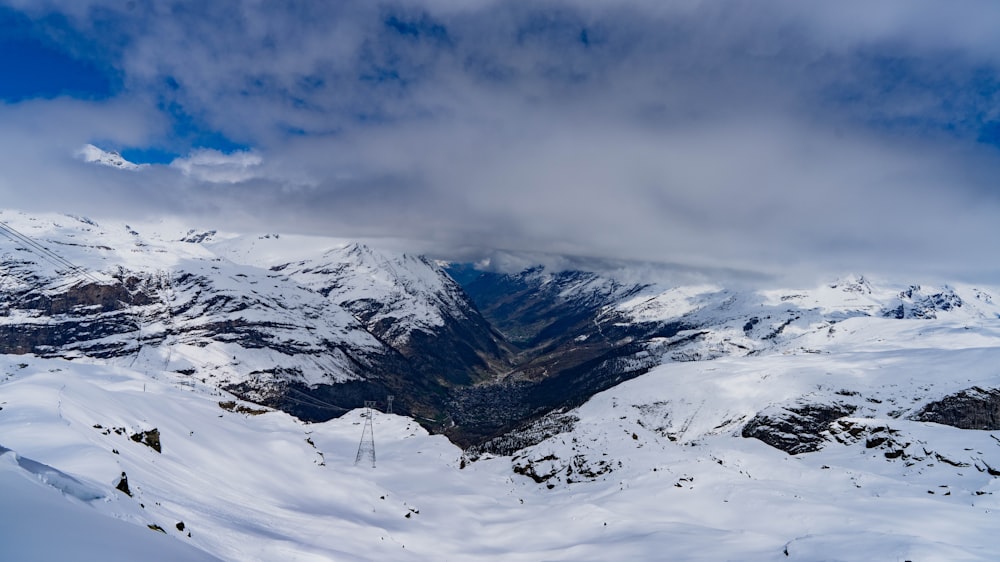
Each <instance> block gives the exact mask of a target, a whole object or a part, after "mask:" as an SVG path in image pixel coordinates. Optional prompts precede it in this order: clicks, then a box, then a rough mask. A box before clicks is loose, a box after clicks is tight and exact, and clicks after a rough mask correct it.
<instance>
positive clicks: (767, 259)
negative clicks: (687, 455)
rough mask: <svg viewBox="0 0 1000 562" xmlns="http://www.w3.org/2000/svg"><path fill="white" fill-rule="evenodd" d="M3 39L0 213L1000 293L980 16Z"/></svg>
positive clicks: (437, 6)
mask: <svg viewBox="0 0 1000 562" xmlns="http://www.w3.org/2000/svg"><path fill="white" fill-rule="evenodd" d="M0 24H2V25H0V29H2V32H0V49H2V53H3V57H2V60H0V77H2V80H0V124H2V125H4V126H3V127H0V155H2V156H0V166H2V168H3V169H4V170H5V172H4V173H3V174H0V192H2V195H3V196H4V198H5V200H6V201H7V202H8V205H11V206H19V207H24V208H28V209H29V210H30V209H32V208H37V209H45V210H57V211H63V212H77V213H79V212H86V213H89V214H92V215H98V216H100V215H108V216H116V217H124V218H128V217H133V216H137V215H138V216H142V217H156V216H171V217H175V218H183V219H185V220H189V221H191V222H192V223H199V224H202V225H208V226H213V227H214V226H218V227H224V228H237V229H242V228H264V227H266V228H267V229H272V230H280V231H286V232H287V231H299V232H311V233H322V234H330V235H336V236H345V237H368V238H380V239H384V240H392V241H394V243H397V244H401V245H403V246H405V247H407V248H409V249H413V250H414V251H426V252H430V253H432V254H434V255H436V256H438V257H444V258H454V259H473V258H477V257H482V256H484V255H489V254H491V253H493V252H502V253H504V254H517V253H529V254H531V255H539V254H548V255H571V256H578V257H583V258H593V259H608V260H619V259H624V260H640V261H650V262H656V263H661V264H673V265H676V266H678V267H681V268H684V269H686V270H691V269H695V270H697V269H699V268H700V269H703V270H705V271H709V270H718V268H726V269H737V270H746V271H752V272H756V273H763V274H765V275H774V276H785V275H796V276H803V275H805V276H819V277H822V276H826V275H831V274H839V273H844V272H847V271H852V272H863V273H874V274H877V273H878V272H880V271H884V272H886V274H890V275H914V276H928V277H939V278H951V277H961V278H968V279H987V280H994V281H997V282H1000V266H997V265H994V264H1000V250H996V249H994V248H993V245H992V243H991V240H992V238H993V235H994V232H995V231H996V227H995V226H994V225H995V224H997V222H998V221H997V218H998V217H1000V198H998V194H1000V191H998V190H997V189H996V188H995V181H994V177H995V176H996V175H997V174H996V172H997V170H998V165H1000V148H998V147H1000V95H998V93H1000V79H998V70H1000V55H998V54H997V53H1000V38H998V37H997V34H996V33H995V29H996V28H997V24H1000V7H998V6H995V5H994V3H992V2H986V1H973V0H967V1H963V2H957V3H944V2H932V1H929V0H917V1H903V0H886V1H884V2H879V3H877V4H875V5H873V4H871V3H869V2H862V1H860V0H848V1H845V2H838V3H811V2H800V1H791V0H763V1H761V2H759V3H754V4H753V5H748V3H745V2H737V1H735V0H720V1H715V2H699V1H694V0H681V1H677V2H671V3H664V2H658V1H653V0H648V1H647V0H624V1H621V2H610V1H604V0H593V1H584V0H563V1H551V0H542V1H535V2H527V1H509V2H497V1H492V0H470V1H458V0H412V1H408V2H370V1H365V2H361V1H344V2H336V3H324V2H295V1H288V2H279V1H274V2H258V1H250V0H219V1H217V2H211V3H205V2H193V1H186V0H165V1H163V2H155V3H145V2H128V1H120V0H74V1H69V0H46V1H44V2H37V1H36V2H28V1H26V0H0ZM87 143H92V144H95V145H97V146H100V147H101V148H104V149H106V150H117V151H121V152H122V154H123V155H124V156H125V157H126V158H128V159H131V160H133V161H136V162H142V163H151V164H153V166H149V167H147V168H144V169H143V170H142V171H141V172H137V173H126V172H120V171H117V170H107V169H99V168H95V167H94V166H88V165H86V163H84V162H81V161H80V159H79V158H78V157H76V156H74V154H76V151H77V150H78V149H79V147H80V146H82V145H83V144H87ZM26 185H30V186H31V189H30V190H29V191H26V190H25V187H24V186H26ZM67 207H69V208H67Z"/></svg>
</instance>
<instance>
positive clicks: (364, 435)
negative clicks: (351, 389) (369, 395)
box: [354, 401, 375, 468]
mask: <svg viewBox="0 0 1000 562" xmlns="http://www.w3.org/2000/svg"><path fill="white" fill-rule="evenodd" d="M374 406H375V403H374V402H368V401H365V412H364V413H363V414H362V415H363V416H364V417H365V427H364V428H363V429H362V430H361V443H360V444H358V456H357V457H355V458H354V464H355V466H357V465H358V464H360V463H361V461H362V460H366V461H369V462H371V463H372V468H375V428H374V426H373V424H372V418H373V417H375V416H374V415H373V414H372V408H373V407H374Z"/></svg>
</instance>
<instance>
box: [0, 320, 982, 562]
mask: <svg viewBox="0 0 1000 562" xmlns="http://www.w3.org/2000/svg"><path fill="white" fill-rule="evenodd" d="M862 321H868V322H871V323H875V324H881V323H886V324H885V325H884V326H881V325H880V326H876V327H874V328H871V327H869V328H870V329H872V330H876V329H877V331H878V332H879V333H882V334H883V336H884V337H886V338H893V339H894V341H896V342H897V346H896V349H894V350H881V349H872V350H866V351H848V350H847V349H844V350H837V349H836V348H834V349H833V350H830V352H829V353H825V354H789V355H786V354H772V355H768V356H756V357H736V358H720V359H717V360H715V361H709V362H691V363H673V364H667V365H663V366H661V367H659V368H657V369H654V370H653V371H652V372H651V373H649V374H647V375H645V376H642V377H639V378H637V379H634V380H632V381H629V382H627V383H624V384H622V385H619V386H617V387H615V388H613V389H611V390H609V391H606V392H604V393H601V394H599V395H597V396H595V397H594V398H593V399H591V400H590V401H589V402H588V403H587V404H585V405H583V406H582V407H580V408H579V409H578V410H576V411H574V412H572V413H573V414H574V415H576V416H577V417H578V418H579V421H578V422H577V423H576V425H575V427H574V428H573V430H572V431H570V432H568V433H562V434H559V435H556V436H554V437H552V438H550V439H548V440H546V441H544V442H542V443H540V444H538V445H536V446H533V447H530V448H528V449H526V450H524V451H521V452H519V453H518V454H517V455H516V456H515V457H514V458H513V459H511V458H508V457H495V458H484V459H483V460H479V461H477V462H470V463H467V464H466V467H465V468H464V469H463V468H460V466H461V457H462V452H461V451H460V450H459V449H458V448H456V447H455V446H453V445H451V444H450V443H448V442H447V440H445V439H444V438H443V437H441V436H430V435H427V434H426V432H425V431H424V430H423V429H421V428H420V427H419V426H418V425H417V424H416V423H415V422H413V421H412V420H409V419H407V418H403V417H399V416H390V415H385V414H381V413H379V412H375V414H374V415H375V418H374V425H375V443H376V453H377V467H376V468H375V469H371V468H367V467H363V466H354V463H353V461H354V456H355V452H356V450H357V446H358V439H359V438H360V436H361V429H362V422H363V419H362V418H361V414H362V412H361V411H354V412H351V413H350V414H348V415H346V416H344V417H343V418H339V419H336V420H331V421H329V422H325V423H321V424H305V423H302V422H299V421H297V420H295V419H293V418H291V417H289V416H287V415H285V414H283V413H280V412H269V413H264V414H260V415H247V414H240V413H238V412H234V411H228V410H225V409H222V408H220V407H219V404H218V403H219V402H220V401H226V400H233V398H232V397H229V396H228V395H225V394H224V393H220V392H218V391H217V390H214V389H212V388H211V387H210V386H207V385H195V386H192V385H190V384H188V382H189V381H187V380H186V379H185V377H183V376H180V375H177V374H172V373H168V372H159V373H155V374H144V373H141V372H137V371H133V370H129V369H126V368H113V367H109V366H104V365H86V364H81V363H78V362H67V361H62V360H55V359H52V360H43V359H38V358H30V357H19V358H14V357H8V358H5V359H4V360H3V361H4V362H3V363H2V369H0V373H2V375H0V381H2V382H0V396H2V403H0V407H2V408H3V409H2V410H0V435H4V445H5V446H6V447H9V448H10V449H12V450H13V451H17V452H18V454H22V455H24V456H25V457H27V458H31V459H34V460H35V461H36V462H38V463H44V464H45V465H48V466H50V467H52V468H53V470H57V471H59V472H58V473H59V474H65V475H66V477H68V478H73V479H75V481H78V482H80V483H83V484H84V485H85V486H86V488H85V489H91V488H93V489H96V490H97V491H99V493H100V495H101V496H102V497H104V498H105V499H94V500H90V501H81V500H79V499H77V498H74V497H72V496H68V497H66V498H65V499H64V500H63V501H64V503H66V504H67V505H69V504H74V505H75V507H73V509H72V510H70V508H68V507H67V508H66V509H67V510H68V511H79V510H78V509H77V508H79V509H83V510H89V512H92V513H93V515H92V517H91V518H92V519H93V520H95V521H103V520H104V519H105V518H109V519H108V520H109V521H112V522H114V523H116V524H118V523H119V521H114V520H115V519H118V520H120V521H124V522H128V523H132V524H133V526H134V527H135V528H137V529H139V530H140V531H142V532H144V533H149V534H150V535H154V536H155V535H157V534H158V533H153V532H151V531H147V530H146V529H145V526H146V525H148V524H154V523H155V524H158V525H160V526H161V527H162V528H164V529H165V530H167V533H168V534H169V535H170V536H172V537H174V539H175V540H176V541H182V542H186V543H189V544H190V545H192V546H195V547H197V548H199V549H202V550H203V551H205V552H208V553H210V554H212V555H214V556H217V557H219V558H222V559H226V560H274V559H283V560H327V559H342V558H348V559H362V560H374V559H380V558H381V559H394V560H487V559H496V558H503V559H509V560H540V559H551V560H598V559H601V560H608V559H712V560H715V559H740V560H788V559H790V560H814V559H816V558H817V557H826V558H832V559H845V560H849V559H861V558H865V559H867V558H877V559H896V558H899V559H918V560H989V559H992V557H993V554H994V552H995V549H996V542H995V538H994V533H993V529H995V527H996V525H997V524H998V520H997V517H998V516H997V513H998V512H997V508H998V507H1000V505H998V504H1000V502H998V499H997V498H998V496H995V495H993V494H994V493H995V492H998V491H1000V484H998V483H997V481H996V479H995V478H994V477H992V476H990V475H989V474H987V473H986V472H983V471H981V470H979V469H977V466H980V467H981V466H983V463H986V464H988V465H989V466H1000V435H998V432H989V431H970V430H960V429H955V428H950V427H946V426H940V425H937V424H931V423H924V422H915V421H910V420H908V419H907V417H908V415H909V413H912V412H915V411H917V410H918V409H919V408H920V407H922V406H923V405H924V404H926V403H927V402H928V401H930V400H932V399H937V398H940V397H941V396H943V395H946V394H948V393H951V392H954V391H957V390H960V389H964V388H969V387H971V386H975V385H985V386H990V385H992V386H996V385H997V383H998V382H1000V381H998V379H997V375H996V371H995V368H994V366H995V365H996V364H997V363H998V361H1000V351H998V350H1000V346H997V345H992V346H986V347H979V346H968V345H962V344H961V340H963V339H964V337H965V335H966V334H965V331H958V330H946V329H945V326H942V325H940V324H946V323H947V321H931V322H932V323H936V324H938V325H937V326H935V327H936V328H937V330H932V331H933V332H935V335H934V338H935V341H937V344H938V345H939V347H933V348H928V347H925V346H924V343H923V342H920V341H919V340H915V339H912V338H909V337H908V336H907V334H908V333H909V329H910V326H911V325H914V324H919V323H926V322H927V321H923V320H910V321H899V322H896V324H901V325H903V326H904V327H903V328H900V329H899V330H898V331H896V332H893V331H892V330H890V329H888V327H889V326H891V325H893V323H892V321H890V320H885V319H857V320H855V322H857V323H859V324H863V323H864V322H862ZM861 328H864V326H859V331H862V332H864V330H863V329H861ZM981 337H986V336H981ZM949 341H950V342H951V343H950V344H949ZM995 343H997V342H996V341H995V340H994V344H995ZM946 344H947V345H946ZM839 345H844V346H847V347H850V346H849V345H848V343H847V342H841V343H840V344H839ZM956 373H960V375H957V374H956ZM843 390H850V391H851V392H854V393H856V395H855V396H852V397H844V396H841V395H839V394H838V392H840V391H843ZM830 396H837V397H839V398H841V399H853V400H856V401H858V402H859V403H861V404H862V405H863V406H864V407H863V409H861V410H859V411H858V412H857V413H856V414H855V415H854V416H853V417H852V418H849V419H848V420H847V421H853V422H856V423H858V424H860V425H864V426H866V427H869V428H875V427H877V426H880V425H886V426H889V427H891V428H892V429H894V430H896V431H898V432H899V434H898V437H897V439H898V440H900V441H907V442H911V443H913V444H911V445H910V446H909V448H910V449H911V450H916V452H917V453H919V455H917V456H921V457H924V458H923V460H919V461H915V460H912V459H911V461H910V462H911V463H912V464H908V463H906V462H901V461H892V460H888V459H887V458H886V457H885V455H884V454H883V450H882V449H877V448H876V449H869V448H867V447H866V442H865V440H864V439H861V440H860V441H858V442H855V443H846V444H844V443H839V442H836V441H835V440H833V439H830V440H829V443H828V444H827V445H826V446H825V447H824V448H823V449H822V450H820V451H818V452H816V453H808V454H802V455H797V456H789V455H787V454H785V453H783V452H781V451H778V450H777V449H773V448H771V447H769V446H767V445H765V444H763V443H761V442H759V441H757V440H754V439H746V438H743V437H740V436H739V428H740V427H741V424H742V422H743V421H745V419H746V418H747V417H748V416H751V415H753V414H755V413H756V412H758V411H760V410H762V409H765V408H767V407H768V406H771V405H778V404H783V403H786V402H788V401H794V400H798V399H800V398H802V397H808V398H810V399H812V400H821V399H823V398H824V397H830ZM869 399H874V400H877V401H879V402H874V401H869ZM899 409H902V410H904V413H903V414H896V415H895V416H893V415H890V412H891V411H893V410H899ZM95 425H100V426H101V427H102V428H105V429H111V428H124V433H125V434H124V435H118V434H116V433H115V432H114V431H110V432H108V433H105V432H104V431H102V430H98V429H95V428H94V426H95ZM154 427H155V428H157V429H158V430H159V432H160V435H161V441H162V444H163V452H162V453H156V452H155V451H152V450H151V449H150V448H148V447H145V446H143V445H142V444H139V443H135V442H133V441H132V440H130V439H129V438H128V434H131V433H136V432H140V431H145V430H149V429H152V428H154ZM633 436H634V437H633ZM310 442H311V443H312V444H310ZM919 448H924V449H928V450H930V451H932V452H933V453H937V454H939V455H941V456H942V457H944V458H948V459H949V460H951V461H953V462H956V463H966V464H967V466H965V467H956V466H953V465H951V464H947V463H944V462H940V461H937V460H936V457H935V456H934V455H933V454H932V455H924V454H923V453H920V449H919ZM115 450H117V451H118V454H115V453H114V452H113V451H115ZM9 455H10V453H7V455H5V456H9ZM544 459H550V460H544ZM529 461H536V462H535V469H536V470H537V471H538V473H539V474H542V473H546V472H548V471H555V472H557V473H558V474H557V475H556V476H554V477H552V478H551V479H549V480H548V481H546V482H545V483H536V482H535V481H534V480H532V479H531V478H528V477H525V476H522V475H520V474H516V473H515V472H514V471H513V470H512V467H513V466H514V465H517V464H521V465H522V466H523V465H524V464H525V463H526V462H529ZM602 462H604V463H606V466H607V467H610V470H609V471H607V472H604V473H600V472H601V470H602V468H601V467H602V465H601V463H602ZM977 463H978V465H977ZM8 464H10V463H9V461H8ZM570 465H572V466H576V467H577V470H576V472H577V473H579V474H578V476H576V477H575V478H576V479H575V480H574V478H573V477H570V478H569V479H567V478H566V476H567V474H566V472H565V470H566V467H567V466H570ZM581 468H584V469H589V470H592V471H593V472H594V473H599V474H598V475H597V476H595V477H587V476H585V475H584V474H583V472H582V471H581V470H580V469H581ZM5 470H9V467H7V468H5ZM122 471H125V472H127V474H128V477H129V482H130V483H131V485H132V489H133V492H134V494H135V497H133V498H128V497H126V496H124V495H122V494H120V493H119V492H117V491H115V490H114V489H113V484H114V482H115V478H116V476H117V475H118V474H119V473H120V472H122ZM560 471H561V472H560ZM4 478H6V476H4ZM567 480H572V482H568V481H567ZM5 482H6V480H5ZM548 484H552V485H553V487H552V488H551V489H549V488H548ZM929 492H933V493H929ZM53 493H55V492H53ZM91 494H92V495H95V496H96V495H97V494H96V493H91ZM946 494H947V495H946ZM78 495H79V494H78ZM82 495H84V496H86V495H87V494H82ZM57 497H58V496H57ZM25 501H28V500H25ZM140 503H141V504H143V505H144V506H145V507H138V504H140ZM39 506H40V507H37V509H48V510H54V511H57V512H60V513H62V511H63V508H62V507H61V506H59V505H56V506H53V505H50V504H49V503H40V504H39ZM25 509H28V508H27V507H25ZM84 513H87V512H86V511H85V512H84ZM407 514H409V517H407ZM178 521H183V522H184V523H185V526H186V527H185V528H186V531H185V532H180V531H177V530H176V528H175V524H176V522H178ZM187 531H190V532H191V534H192V536H191V537H190V538H189V537H187V536H186V532H187ZM20 540H21V539H20V538H18V536H16V535H15V536H9V537H4V544H14V545H15V546H14V548H17V547H18V546H17V545H20V544H21V543H19V542H18V541H20ZM67 540H70V539H67ZM8 541H13V543H10V542H8ZM70 542H72V540H70ZM21 546H23V548H31V546H30V545H21ZM80 548H83V547H82V546H81V547H80ZM785 550H787V551H788V553H789V554H788V556H786V555H785V554H784V552H785ZM176 559H187V558H176Z"/></svg>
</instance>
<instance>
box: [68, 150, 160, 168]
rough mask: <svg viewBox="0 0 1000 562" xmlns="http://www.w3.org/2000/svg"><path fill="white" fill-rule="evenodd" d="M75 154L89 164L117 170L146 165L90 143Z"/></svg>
mask: <svg viewBox="0 0 1000 562" xmlns="http://www.w3.org/2000/svg"><path fill="white" fill-rule="evenodd" d="M76 156H77V158H79V159H81V160H83V161H84V162H88V163H90V164H99V165H101V166H109V167H112V168H118V169H119V170H140V169H142V168H144V167H146V164H136V163H134V162H129V161H128V160H126V159H125V158H123V157H122V155H121V154H119V153H117V152H108V151H107V150H104V149H102V148H98V147H96V146H94V145H92V144H85V145H83V146H82V147H81V148H80V149H79V150H78V151H77V152H76Z"/></svg>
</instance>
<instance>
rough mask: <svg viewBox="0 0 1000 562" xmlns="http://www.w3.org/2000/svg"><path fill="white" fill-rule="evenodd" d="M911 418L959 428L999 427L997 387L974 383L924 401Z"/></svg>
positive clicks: (998, 391) (998, 394) (999, 402)
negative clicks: (981, 385) (968, 386)
mask: <svg viewBox="0 0 1000 562" xmlns="http://www.w3.org/2000/svg"><path fill="white" fill-rule="evenodd" d="M912 419H914V420H916V421H924V422H934V423H940V424H943V425H950V426H952V427H957V428H959V429H984V430H989V431H996V430H1000V390H998V389H995V388H991V389H986V388H980V387H978V386H974V387H972V388H970V389H967V390H963V391H961V392H958V393H955V394H952V395H950V396H945V397H944V398H942V399H941V400H938V401H936V402H931V403H930V404H927V405H926V406H924V407H923V408H922V409H921V410H920V411H919V412H917V413H916V414H915V415H914V416H913V418H912Z"/></svg>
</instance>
